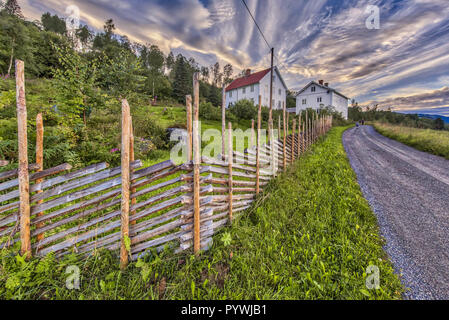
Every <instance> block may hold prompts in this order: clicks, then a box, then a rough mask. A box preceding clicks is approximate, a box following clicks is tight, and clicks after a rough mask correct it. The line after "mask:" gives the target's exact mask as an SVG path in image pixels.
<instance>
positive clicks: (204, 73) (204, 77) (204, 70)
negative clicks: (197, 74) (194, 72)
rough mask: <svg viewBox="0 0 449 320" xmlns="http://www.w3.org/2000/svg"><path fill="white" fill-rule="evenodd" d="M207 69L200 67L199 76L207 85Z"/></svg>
mask: <svg viewBox="0 0 449 320" xmlns="http://www.w3.org/2000/svg"><path fill="white" fill-rule="evenodd" d="M209 75H210V74H209V68H208V67H201V76H202V77H203V81H204V82H207V83H209Z"/></svg>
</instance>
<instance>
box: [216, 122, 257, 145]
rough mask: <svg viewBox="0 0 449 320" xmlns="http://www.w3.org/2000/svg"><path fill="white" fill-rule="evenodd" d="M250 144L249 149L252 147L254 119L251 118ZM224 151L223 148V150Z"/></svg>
mask: <svg viewBox="0 0 449 320" xmlns="http://www.w3.org/2000/svg"><path fill="white" fill-rule="evenodd" d="M250 143H251V145H250V146H249V149H252V148H253V147H254V119H252V120H251V142H250ZM223 153H224V150H223Z"/></svg>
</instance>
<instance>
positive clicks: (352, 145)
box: [343, 126, 449, 299]
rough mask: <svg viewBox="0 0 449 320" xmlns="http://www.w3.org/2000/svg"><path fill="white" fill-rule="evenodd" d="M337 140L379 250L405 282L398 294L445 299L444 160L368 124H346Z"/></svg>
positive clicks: (448, 256)
mask: <svg viewBox="0 0 449 320" xmlns="http://www.w3.org/2000/svg"><path fill="white" fill-rule="evenodd" d="M343 145H344V147H345V150H346V152H347V154H348V157H349V160H350V162H351V165H352V167H353V169H354V171H355V172H356V174H357V178H358V182H359V184H360V187H361V189H362V192H363V195H364V196H365V198H366V199H367V200H368V201H369V203H370V205H371V208H372V209H373V211H374V212H375V213H376V215H377V219H378V222H379V226H380V231H381V235H382V236H383V237H384V238H385V239H386V242H387V244H386V246H385V250H386V252H387V254H388V255H389V257H390V259H391V261H392V262H393V265H394V268H395V269H396V271H397V273H398V274H400V275H401V280H402V283H403V285H404V286H405V287H406V288H409V290H408V291H407V292H406V293H405V295H404V298H406V299H449V161H448V160H446V159H444V158H440V157H437V156H433V155H431V154H428V153H424V152H421V151H418V150H416V149H413V148H410V147H408V146H405V145H403V144H401V143H399V142H397V141H394V140H391V139H388V138H385V137H384V136H382V135H380V134H379V133H377V132H376V131H375V130H374V128H373V127H371V126H361V127H359V128H358V129H356V128H353V129H350V130H347V131H346V132H345V133H344V134H343ZM380 280H381V284H382V275H381V279H380Z"/></svg>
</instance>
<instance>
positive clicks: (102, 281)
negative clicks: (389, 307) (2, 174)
mask: <svg viewBox="0 0 449 320" xmlns="http://www.w3.org/2000/svg"><path fill="white" fill-rule="evenodd" d="M344 130H345V128H342V127H339V128H334V129H332V130H331V132H330V133H329V134H328V135H327V137H326V139H325V140H323V141H321V142H320V143H319V144H318V145H317V146H315V147H314V148H313V149H312V151H310V152H309V153H308V154H307V155H305V156H304V157H303V158H301V159H300V160H299V161H297V162H296V163H295V164H294V165H293V166H292V167H291V168H290V169H289V170H288V171H287V172H285V173H283V174H281V175H280V176H279V177H278V178H276V179H274V180H273V181H272V182H271V183H270V185H269V186H268V187H266V189H265V190H264V193H263V194H262V195H261V196H260V197H259V198H258V199H257V200H256V203H255V205H254V206H253V208H252V209H249V210H248V211H247V212H245V213H244V214H243V215H242V216H240V217H238V218H237V219H236V220H235V221H234V223H233V225H232V227H229V228H226V229H224V230H223V231H222V232H221V233H219V234H217V235H215V236H214V244H213V246H212V248H211V249H210V250H209V251H207V252H203V253H202V254H201V255H200V256H199V257H197V258H195V257H194V256H192V255H190V253H189V252H184V253H180V254H174V253H173V252H171V251H170V250H169V249H167V250H166V251H164V252H162V253H160V254H156V253H155V252H152V253H151V254H149V255H148V257H146V258H145V259H143V260H139V261H137V262H135V263H131V264H130V266H129V267H128V269H127V270H126V271H124V272H122V271H120V270H119V268H118V266H119V263H118V258H117V256H116V254H115V253H113V252H100V253H98V254H96V255H94V256H92V257H91V258H89V259H88V260H84V261H82V260H78V259H77V258H76V256H74V255H69V256H67V257H65V258H63V259H62V260H60V261H57V260H56V259H54V257H53V255H49V256H47V257H46V258H44V259H32V260H31V261H29V262H26V261H24V260H23V259H22V258H21V257H20V256H15V255H14V254H13V252H7V251H0V259H1V264H0V299H5V298H6V299H11V298H13V299H397V298H400V295H401V292H402V287H401V285H400V281H399V279H398V277H397V276H396V275H395V274H394V273H393V268H392V266H391V264H390V262H389V261H388V259H387V257H386V255H385V253H384V251H383V249H382V244H383V242H382V239H381V238H380V236H379V234H378V227H377V221H376V218H375V216H374V214H373V212H372V211H371V210H370V207H369V205H368V203H367V202H366V200H365V199H364V198H363V196H362V194H361V191H360V188H359V186H358V184H357V181H356V176H355V174H354V172H353V171H352V169H351V167H350V164H349V162H348V159H347V157H346V154H345V152H344V149H343V146H342V143H341V135H342V133H343V131H344ZM69 265H77V266H79V268H80V275H81V283H80V285H81V287H80V289H79V290H68V289H67V288H66V287H65V281H66V279H67V277H68V275H67V274H66V273H65V271H66V267H67V266H69ZM370 265H376V266H378V267H379V269H380V289H377V290H375V289H373V290H368V289H367V288H366V286H365V280H366V277H367V274H366V273H365V272H366V269H367V267H368V266H370Z"/></svg>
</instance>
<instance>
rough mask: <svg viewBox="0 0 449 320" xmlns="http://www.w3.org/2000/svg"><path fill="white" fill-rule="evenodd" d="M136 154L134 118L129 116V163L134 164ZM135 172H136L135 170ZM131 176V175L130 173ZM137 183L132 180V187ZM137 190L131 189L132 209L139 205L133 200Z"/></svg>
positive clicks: (132, 223)
mask: <svg viewBox="0 0 449 320" xmlns="http://www.w3.org/2000/svg"><path fill="white" fill-rule="evenodd" d="M135 158H136V157H135V154H134V127H133V117H132V116H129V161H130V163H131V162H134V161H135V160H136V159H135ZM133 171H134V170H133ZM130 174H131V173H130ZM134 182H135V180H131V185H132V184H133V183H134ZM136 191H137V189H136V188H131V207H134V206H135V205H136V203H137V199H136V198H133V197H132V195H133V194H134V193H136ZM134 214H136V210H133V211H131V215H134ZM136 223H137V221H136V220H134V221H131V225H134V224H136Z"/></svg>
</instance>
